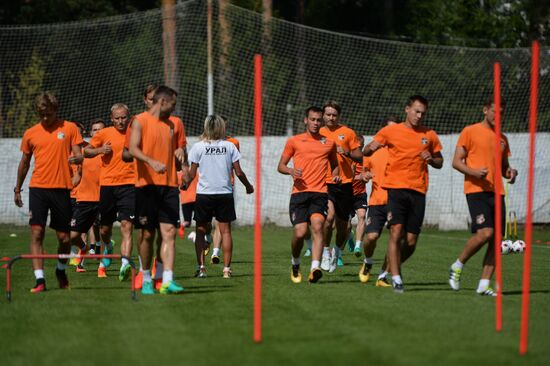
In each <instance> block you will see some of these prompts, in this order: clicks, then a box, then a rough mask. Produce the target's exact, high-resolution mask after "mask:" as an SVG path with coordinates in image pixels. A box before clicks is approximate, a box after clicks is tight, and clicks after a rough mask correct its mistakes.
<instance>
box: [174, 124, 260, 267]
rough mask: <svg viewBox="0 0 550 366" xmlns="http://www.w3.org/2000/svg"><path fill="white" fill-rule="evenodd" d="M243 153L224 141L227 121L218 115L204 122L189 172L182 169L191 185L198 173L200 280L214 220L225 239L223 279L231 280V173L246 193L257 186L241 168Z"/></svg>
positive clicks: (190, 156)
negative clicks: (206, 240) (209, 226)
mask: <svg viewBox="0 0 550 366" xmlns="http://www.w3.org/2000/svg"><path fill="white" fill-rule="evenodd" d="M240 158H241V154H240V153H239V150H237V148H236V147H235V145H234V144H233V143H232V142H229V141H226V140H225V122H224V120H223V118H222V117H220V116H218V115H210V116H208V117H206V120H205V121H204V132H203V134H202V135H201V137H200V141H199V142H197V143H196V144H195V145H193V147H192V148H191V151H190V152H189V163H190V164H191V166H190V168H189V170H187V169H184V170H183V180H184V181H185V183H186V184H189V183H190V182H191V181H192V180H193V178H194V177H195V175H196V174H197V169H198V171H199V182H198V184H197V198H196V201H195V221H196V232H197V235H196V240H195V251H196V255H197V264H198V269H197V273H196V276H197V277H201V278H202V277H206V268H205V266H204V248H205V240H204V235H205V234H206V230H207V226H208V223H209V222H211V221H212V218H216V221H218V224H219V228H220V233H221V237H222V250H223V262H224V268H223V277H224V278H230V277H231V256H232V252H233V238H232V237H231V221H234V220H235V219H236V218H237V216H236V214H235V202H234V200H233V185H232V184H231V172H232V171H233V170H234V171H235V175H236V176H237V178H239V180H240V181H241V183H242V184H243V185H244V186H245V187H246V193H247V194H250V193H253V192H254V187H253V186H252V185H251V184H250V182H249V181H248V179H247V178H246V174H244V172H243V171H242V169H241V165H240V164H239V160H240Z"/></svg>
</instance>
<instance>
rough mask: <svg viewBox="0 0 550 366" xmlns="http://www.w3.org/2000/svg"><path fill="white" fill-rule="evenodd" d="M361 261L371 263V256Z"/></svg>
mask: <svg viewBox="0 0 550 366" xmlns="http://www.w3.org/2000/svg"><path fill="white" fill-rule="evenodd" d="M363 263H365V264H372V257H369V258H365V259H363Z"/></svg>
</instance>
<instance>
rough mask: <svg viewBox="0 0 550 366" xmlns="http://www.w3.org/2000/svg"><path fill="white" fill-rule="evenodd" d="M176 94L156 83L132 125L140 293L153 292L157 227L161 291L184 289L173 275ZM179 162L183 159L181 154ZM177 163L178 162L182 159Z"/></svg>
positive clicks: (176, 213) (176, 220) (176, 219)
mask: <svg viewBox="0 0 550 366" xmlns="http://www.w3.org/2000/svg"><path fill="white" fill-rule="evenodd" d="M176 101H177V93H176V91H174V90H173V89H171V88H169V87H167V86H160V87H158V88H157V90H156V91H155V94H154V96H153V105H152V106H151V108H150V109H149V110H148V111H147V112H143V113H141V114H139V115H137V116H136V118H135V119H134V121H133V123H132V130H131V134H130V144H129V152H130V154H131V155H132V156H133V157H134V159H136V184H135V186H136V215H137V222H136V227H138V228H140V229H141V243H140V245H139V253H140V257H141V261H142V267H143V284H142V288H141V292H142V294H145V295H152V294H154V293H155V290H154V287H153V283H152V278H151V270H150V268H151V259H152V258H151V257H152V255H151V254H152V249H153V243H154V239H155V232H156V230H157V228H158V227H160V233H161V236H162V247H161V251H160V254H161V258H162V263H163V265H164V268H163V274H162V286H161V288H160V293H161V294H172V293H180V292H182V291H183V287H181V286H179V285H178V284H177V283H176V282H175V281H174V279H173V266H174V259H175V239H176V231H177V227H179V224H180V222H179V221H180V217H179V199H178V195H179V192H178V182H177V174H176V159H178V160H179V159H180V157H178V156H176V154H175V151H176V150H177V149H178V147H177V146H176V144H175V142H174V139H173V135H174V123H173V122H172V121H171V120H170V115H171V113H172V112H173V111H174V109H175V108H176ZM181 160H183V157H182V158H181ZM180 162H181V161H180Z"/></svg>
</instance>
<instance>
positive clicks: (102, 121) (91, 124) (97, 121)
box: [88, 118, 107, 131]
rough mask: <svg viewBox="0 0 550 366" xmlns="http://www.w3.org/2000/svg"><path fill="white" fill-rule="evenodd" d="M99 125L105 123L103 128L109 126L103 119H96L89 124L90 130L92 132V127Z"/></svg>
mask: <svg viewBox="0 0 550 366" xmlns="http://www.w3.org/2000/svg"><path fill="white" fill-rule="evenodd" d="M97 123H103V126H106V125H107V124H106V123H105V121H104V120H103V118H96V119H93V120H92V121H91V122H90V123H89V125H88V126H89V127H88V128H89V129H90V131H91V130H92V126H93V125H95V124H97Z"/></svg>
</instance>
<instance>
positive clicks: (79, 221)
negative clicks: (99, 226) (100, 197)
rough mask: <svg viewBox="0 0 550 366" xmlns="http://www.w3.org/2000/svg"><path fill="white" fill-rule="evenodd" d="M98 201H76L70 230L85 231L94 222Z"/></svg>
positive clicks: (97, 210) (97, 211)
mask: <svg viewBox="0 0 550 366" xmlns="http://www.w3.org/2000/svg"><path fill="white" fill-rule="evenodd" d="M98 213H99V202H77V203H76V205H75V207H74V209H73V218H72V220H71V231H76V232H79V233H87V232H88V230H90V228H91V227H92V225H93V224H94V223H95V222H96V219H97V216H98Z"/></svg>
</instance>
